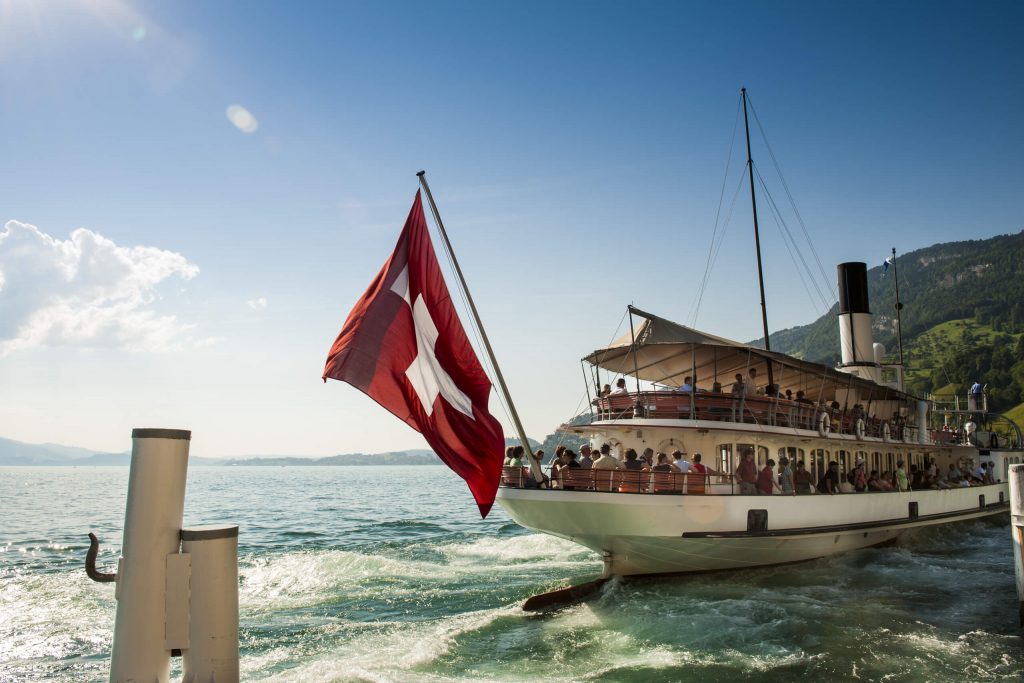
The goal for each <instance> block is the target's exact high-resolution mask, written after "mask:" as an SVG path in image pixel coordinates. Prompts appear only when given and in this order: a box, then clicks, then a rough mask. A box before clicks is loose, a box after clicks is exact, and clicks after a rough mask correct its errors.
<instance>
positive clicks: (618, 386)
mask: <svg viewBox="0 0 1024 683" xmlns="http://www.w3.org/2000/svg"><path fill="white" fill-rule="evenodd" d="M612 393H613V394H628V393H629V392H628V391H626V379H625V378H624V377H620V378H619V381H617V382H616V383H615V391H613V392H612Z"/></svg>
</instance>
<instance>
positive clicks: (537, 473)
mask: <svg viewBox="0 0 1024 683" xmlns="http://www.w3.org/2000/svg"><path fill="white" fill-rule="evenodd" d="M426 174H427V172H426V171H420V172H419V173H417V174H416V175H417V177H419V179H420V185H422V186H423V191H424V192H426V193H427V201H428V202H430V211H431V212H432V213H433V214H434V220H435V221H436V222H437V229H438V231H439V232H440V233H441V239H443V240H444V246H445V249H446V250H447V251H448V255H449V256H450V257H451V259H452V266H453V267H454V268H455V274H456V275H457V276H458V277H459V284H460V285H461V286H462V291H463V292H465V293H466V302H467V303H469V310H470V312H471V313H472V314H473V320H474V321H475V322H476V328H477V329H478V330H480V339H481V340H482V341H483V343H484V348H485V349H486V350H487V357H488V358H490V360H491V366H492V367H493V368H494V377H495V379H497V380H498V387H499V389H500V391H501V395H502V396H504V398H505V403H506V404H507V405H508V409H509V413H511V417H512V423H513V425H514V426H515V428H516V434H517V436H519V441H520V442H522V444H523V448H524V449H525V450H526V452H527V453H528V454H529V458H530V470H531V471H532V472H533V476H534V479H536V480H537V482H538V483H540V482H541V481H544V480H545V479H547V477H545V476H544V473H543V471H541V468H540V463H538V462H537V458H536V456H535V455H534V454H533V449H532V448H531V447H530V440H529V439H528V438H526V430H524V429H523V423H522V422H520V420H519V413H518V412H516V406H515V404H514V403H512V397H511V396H510V395H509V393H508V386H507V385H506V384H505V377H504V376H503V375H502V374H501V368H500V367H498V359H497V358H495V357H494V349H492V348H491V342H490V340H489V339H488V338H487V331H486V330H484V324H483V323H482V322H481V321H480V314H479V313H478V312H477V310H476V304H475V303H473V295H472V294H470V292H469V287H468V286H466V278H465V277H464V276H463V275H462V268H460V267H459V261H458V259H456V258H455V251H454V250H453V249H452V243H451V242H449V241H448V233H447V232H446V231H445V229H444V223H443V222H442V221H441V214H440V213H438V211H437V205H436V204H435V203H434V195H432V194H431V193H430V186H429V185H427V178H426Z"/></svg>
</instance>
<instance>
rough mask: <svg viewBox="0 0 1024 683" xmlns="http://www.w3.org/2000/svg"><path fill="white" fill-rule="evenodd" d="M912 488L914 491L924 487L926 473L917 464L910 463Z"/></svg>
mask: <svg viewBox="0 0 1024 683" xmlns="http://www.w3.org/2000/svg"><path fill="white" fill-rule="evenodd" d="M910 488H911V490H914V491H920V490H921V489H923V488H924V473H923V472H921V470H919V469H917V465H914V464H911V465H910Z"/></svg>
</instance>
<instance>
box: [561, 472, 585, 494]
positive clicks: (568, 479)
mask: <svg viewBox="0 0 1024 683" xmlns="http://www.w3.org/2000/svg"><path fill="white" fill-rule="evenodd" d="M559 475H560V476H559V483H561V485H562V488H563V489H565V490H567V491H588V490H590V489H592V488H594V470H590V469H583V468H582V467H566V468H564V469H562V470H561V472H560V473H559Z"/></svg>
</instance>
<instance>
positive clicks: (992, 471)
mask: <svg viewBox="0 0 1024 683" xmlns="http://www.w3.org/2000/svg"><path fill="white" fill-rule="evenodd" d="M985 465H986V467H985V478H984V479H983V480H982V481H984V482H985V483H986V484H994V483H996V464H995V463H994V462H987V463H985Z"/></svg>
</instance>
